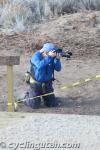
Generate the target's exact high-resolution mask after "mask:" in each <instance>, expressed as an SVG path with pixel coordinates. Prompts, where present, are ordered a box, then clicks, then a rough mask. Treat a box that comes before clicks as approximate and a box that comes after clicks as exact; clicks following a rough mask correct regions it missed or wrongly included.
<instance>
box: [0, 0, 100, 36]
mask: <svg viewBox="0 0 100 150" xmlns="http://www.w3.org/2000/svg"><path fill="white" fill-rule="evenodd" d="M0 4H1V6H0V27H1V30H2V32H5V33H9V32H12V31H13V32H18V31H19V32H20V31H27V30H31V27H32V26H33V25H34V23H40V22H42V21H46V20H49V19H51V18H54V17H59V16H61V15H65V14H66V13H75V12H79V11H83V10H100V1H99V0H77V1H76V0H62V1H61V0H26V1H24V0H0ZM95 20H96V19H94V20H93V22H94V24H93V26H95Z"/></svg>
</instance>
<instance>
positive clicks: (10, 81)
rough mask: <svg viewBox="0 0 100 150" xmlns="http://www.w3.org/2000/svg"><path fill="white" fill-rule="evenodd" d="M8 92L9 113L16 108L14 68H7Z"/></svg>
mask: <svg viewBox="0 0 100 150" xmlns="http://www.w3.org/2000/svg"><path fill="white" fill-rule="evenodd" d="M7 91H8V112H12V111H13V108H14V102H13V66H11V65H10V66H9V65H8V66H7Z"/></svg>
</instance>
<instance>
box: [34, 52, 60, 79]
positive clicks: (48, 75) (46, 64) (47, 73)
mask: <svg viewBox="0 0 100 150" xmlns="http://www.w3.org/2000/svg"><path fill="white" fill-rule="evenodd" d="M31 63H32V64H33V65H32V70H33V74H34V78H35V79H36V80H37V81H39V82H47V81H50V80H52V78H53V72H54V70H56V71H60V70H61V62H60V59H57V58H53V57H51V56H46V57H44V58H43V57H42V54H41V53H40V51H37V52H35V53H34V54H33V55H32V58H31Z"/></svg>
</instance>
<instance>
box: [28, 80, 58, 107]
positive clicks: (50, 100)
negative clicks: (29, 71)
mask: <svg viewBox="0 0 100 150" xmlns="http://www.w3.org/2000/svg"><path fill="white" fill-rule="evenodd" d="M53 91H54V90H53V87H52V81H50V82H46V83H39V82H38V83H34V84H30V89H29V91H28V92H27V95H26V99H27V100H26V101H25V104H26V105H27V106H30V107H31V108H39V107H40V104H41V97H37V96H39V95H43V94H47V93H52V94H50V95H47V96H42V98H43V100H44V105H46V106H47V107H55V106H57V101H56V98H55V95H54V94H53Z"/></svg>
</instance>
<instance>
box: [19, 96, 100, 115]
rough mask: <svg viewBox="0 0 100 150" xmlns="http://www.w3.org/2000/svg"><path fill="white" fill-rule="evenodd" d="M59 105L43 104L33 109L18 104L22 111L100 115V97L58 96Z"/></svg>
mask: <svg viewBox="0 0 100 150" xmlns="http://www.w3.org/2000/svg"><path fill="white" fill-rule="evenodd" d="M57 100H58V103H59V106H57V107H54V108H48V107H45V106H44V105H43V103H42V104H41V107H40V108H39V109H31V108H29V107H26V106H25V105H24V104H20V105H19V106H18V110H17V111H20V112H31V113H32V112H35V113H61V114H80V115H100V98H99V97H98V98H96V99H94V100H91V99H88V100H87V99H86V98H84V97H67V98H64V97H57Z"/></svg>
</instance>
